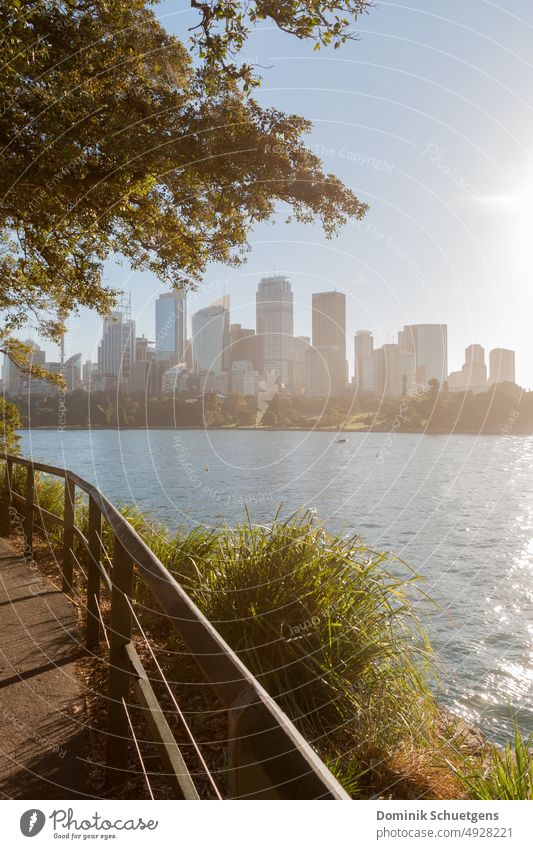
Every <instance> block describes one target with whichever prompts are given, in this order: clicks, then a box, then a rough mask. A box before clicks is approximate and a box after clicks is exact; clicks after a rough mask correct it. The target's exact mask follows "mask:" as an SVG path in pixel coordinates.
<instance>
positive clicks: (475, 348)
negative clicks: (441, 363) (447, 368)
mask: <svg viewBox="0 0 533 849" xmlns="http://www.w3.org/2000/svg"><path fill="white" fill-rule="evenodd" d="M448 389H449V390H450V392H474V393H478V392H485V391H486V389H487V366H486V364H485V349H484V348H483V347H482V346H481V345H469V346H468V348H466V349H465V362H464V364H463V367H462V368H461V371H452V372H451V373H450V374H449V375H448Z"/></svg>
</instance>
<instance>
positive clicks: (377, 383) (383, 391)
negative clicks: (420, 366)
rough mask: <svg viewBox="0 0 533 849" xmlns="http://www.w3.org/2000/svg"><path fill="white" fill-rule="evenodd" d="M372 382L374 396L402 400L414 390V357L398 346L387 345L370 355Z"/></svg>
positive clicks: (411, 353)
mask: <svg viewBox="0 0 533 849" xmlns="http://www.w3.org/2000/svg"><path fill="white" fill-rule="evenodd" d="M372 381H373V391H374V393H375V394H377V395H380V396H382V397H384V398H402V397H403V396H404V395H412V394H413V393H414V392H415V389H416V356H415V354H414V353H413V351H409V350H406V349H405V348H401V347H400V346H399V345H395V344H392V343H391V344H387V345H383V346H382V347H381V348H376V349H374V351H373V353H372Z"/></svg>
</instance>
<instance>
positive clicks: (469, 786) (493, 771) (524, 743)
mask: <svg viewBox="0 0 533 849" xmlns="http://www.w3.org/2000/svg"><path fill="white" fill-rule="evenodd" d="M532 747H533V734H530V736H529V737H528V738H527V739H526V738H524V737H523V735H522V734H521V732H520V730H519V728H518V726H516V725H515V730H514V740H513V743H512V744H511V743H507V745H506V746H505V749H497V748H491V752H490V755H489V756H488V759H487V761H486V762H485V763H484V764H483V765H482V766H479V767H477V768H476V769H475V770H474V771H472V764H471V762H469V763H467V764H465V765H464V768H463V770H462V771H461V772H460V775H461V780H462V782H463V784H464V786H465V789H466V790H467V792H468V796H469V797H470V798H471V799H482V800H486V801H490V800H494V799H510V800H514V799H533V755H532Z"/></svg>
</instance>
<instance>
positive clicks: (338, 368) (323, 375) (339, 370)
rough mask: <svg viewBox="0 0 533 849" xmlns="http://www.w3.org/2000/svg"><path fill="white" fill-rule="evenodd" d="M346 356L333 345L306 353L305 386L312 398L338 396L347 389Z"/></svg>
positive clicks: (311, 348) (313, 347) (312, 348)
mask: <svg viewBox="0 0 533 849" xmlns="http://www.w3.org/2000/svg"><path fill="white" fill-rule="evenodd" d="M343 374H344V375H345V374H346V357H345V356H343V355H342V351H339V349H338V348H337V347H334V346H332V345H330V346H328V347H324V348H315V346H314V345H312V346H311V347H310V348H309V350H308V351H306V354H305V387H306V391H307V394H308V395H309V397H310V398H338V397H339V396H340V395H342V394H343V393H344V392H345V390H346V380H345V378H343Z"/></svg>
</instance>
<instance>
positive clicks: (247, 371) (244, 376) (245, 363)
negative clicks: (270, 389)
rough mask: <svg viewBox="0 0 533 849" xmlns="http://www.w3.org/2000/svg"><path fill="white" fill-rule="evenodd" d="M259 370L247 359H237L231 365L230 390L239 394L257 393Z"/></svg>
mask: <svg viewBox="0 0 533 849" xmlns="http://www.w3.org/2000/svg"><path fill="white" fill-rule="evenodd" d="M258 390H259V372H257V371H255V369H254V367H253V365H252V363H251V362H250V361H249V360H237V361H236V362H234V363H232V366H231V391H232V392H238V393H239V394H240V395H257V392H258Z"/></svg>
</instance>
